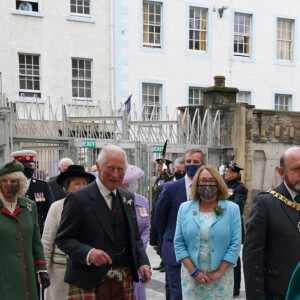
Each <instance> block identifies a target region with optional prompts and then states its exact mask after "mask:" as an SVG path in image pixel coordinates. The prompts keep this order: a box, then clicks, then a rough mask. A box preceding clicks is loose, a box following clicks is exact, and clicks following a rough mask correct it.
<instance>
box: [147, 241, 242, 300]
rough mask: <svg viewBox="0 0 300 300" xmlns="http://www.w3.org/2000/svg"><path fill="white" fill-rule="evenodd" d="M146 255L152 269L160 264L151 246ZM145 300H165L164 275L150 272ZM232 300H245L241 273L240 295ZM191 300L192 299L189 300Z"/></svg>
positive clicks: (153, 271)
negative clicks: (150, 276)
mask: <svg viewBox="0 0 300 300" xmlns="http://www.w3.org/2000/svg"><path fill="white" fill-rule="evenodd" d="M147 254H148V257H149V259H150V263H151V266H152V267H156V266H158V265H159V263H160V257H159V256H158V255H157V254H156V252H155V251H154V249H153V247H152V246H148V248H147ZM146 296H147V300H165V299H166V296H165V273H161V272H159V271H155V270H152V278H151V281H150V282H149V283H148V284H147V285H146ZM233 299H234V300H237V299H240V300H246V294H245V284H244V276H243V272H242V282H241V290H240V295H239V296H235V297H234V298H233ZM191 300H193V299H191Z"/></svg>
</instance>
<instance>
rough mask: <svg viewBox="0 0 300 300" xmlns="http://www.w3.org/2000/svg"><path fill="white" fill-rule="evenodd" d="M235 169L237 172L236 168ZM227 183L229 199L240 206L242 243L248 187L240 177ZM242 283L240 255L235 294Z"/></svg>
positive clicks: (235, 276)
mask: <svg viewBox="0 0 300 300" xmlns="http://www.w3.org/2000/svg"><path fill="white" fill-rule="evenodd" d="M234 167H237V166H234ZM238 168H240V167H238ZM240 169H242V168H240ZM242 170H243V169H242ZM234 171H235V172H236V170H234ZM226 184H227V189H228V192H229V195H230V197H229V198H228V199H227V200H230V201H232V202H234V203H236V204H237V205H238V206H239V208H240V214H241V223H242V243H243V242H244V238H245V230H244V221H243V218H242V215H243V213H244V207H245V204H246V201H247V197H248V189H247V188H246V186H245V185H244V184H243V183H242V182H241V181H239V179H238V178H235V179H232V180H228V181H226ZM240 284H241V259H240V257H239V258H238V260H237V265H236V267H235V268H234V295H238V294H239V290H240Z"/></svg>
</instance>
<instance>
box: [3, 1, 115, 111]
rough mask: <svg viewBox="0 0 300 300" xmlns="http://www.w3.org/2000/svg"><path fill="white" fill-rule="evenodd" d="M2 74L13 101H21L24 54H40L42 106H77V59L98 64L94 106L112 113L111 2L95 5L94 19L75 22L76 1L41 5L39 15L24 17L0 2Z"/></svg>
mask: <svg viewBox="0 0 300 300" xmlns="http://www.w3.org/2000/svg"><path fill="white" fill-rule="evenodd" d="M0 9H1V19H0V27H1V31H0V72H1V73H2V85H3V87H2V90H3V92H4V93H6V95H7V97H8V99H9V100H10V101H15V100H17V99H18V98H19V80H18V75H19V61H18V53H27V54H38V55H40V76H41V94H42V97H41V98H42V99H41V100H42V101H47V97H50V102H51V103H52V104H53V105H55V104H56V103H58V102H59V99H60V98H61V97H62V99H63V103H64V104H67V103H71V101H72V64H71V58H86V59H92V60H93V63H92V81H93V84H92V101H91V102H94V103H96V102H97V101H99V100H100V103H101V105H102V109H103V111H104V113H105V112H106V113H108V112H109V111H110V106H111V96H112V78H113V77H112V72H114V68H113V66H112V60H111V58H112V50H111V49H112V48H111V26H110V25H111V14H110V11H111V4H110V1H105V0H97V1H92V5H91V17H90V18H82V17H73V18H72V17H70V1H69V0H68V1H66V0H64V1H61V0H52V1H45V0H40V1H39V12H38V13H34V12H31V13H28V14H21V13H20V11H18V10H16V2H15V1H11V0H2V1H0Z"/></svg>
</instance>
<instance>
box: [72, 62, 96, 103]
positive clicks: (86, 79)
mask: <svg viewBox="0 0 300 300" xmlns="http://www.w3.org/2000/svg"><path fill="white" fill-rule="evenodd" d="M91 68H92V61H91V60H88V59H73V60H72V77H73V80H72V96H73V97H79V98H91V95H92V90H91V89H92V72H91ZM79 79H80V80H79Z"/></svg>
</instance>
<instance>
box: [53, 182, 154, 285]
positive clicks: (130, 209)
mask: <svg viewBox="0 0 300 300" xmlns="http://www.w3.org/2000/svg"><path fill="white" fill-rule="evenodd" d="M117 193H118V195H119V197H121V198H122V201H121V205H122V206H123V208H124V213H125V218H126V220H127V223H128V228H129V236H130V245H131V249H130V258H129V259H130V265H129V267H130V269H131V274H132V278H133V280H134V281H136V282H138V280H139V278H138V269H139V267H140V266H142V265H149V266H150V263H149V260H148V257H147V255H146V252H145V249H144V246H143V242H142V240H141V238H140V236H139V231H138V225H137V221H136V215H135V207H134V203H133V201H131V202H130V201H128V200H130V199H131V195H130V194H129V193H127V192H125V191H123V190H121V189H120V190H119V189H118V190H117ZM130 203H131V204H130ZM56 243H57V245H58V247H59V248H60V249H61V250H62V251H64V252H65V253H66V254H68V255H69V259H68V262H67V269H66V274H65V282H67V283H69V284H72V285H75V286H77V287H80V288H84V289H91V288H95V287H96V286H97V285H98V284H99V283H100V282H101V280H102V279H103V277H104V276H105V275H106V273H107V272H108V270H109V269H110V265H108V264H106V265H102V266H100V267H96V266H95V265H94V264H91V265H87V262H86V258H87V254H88V253H89V251H90V250H91V249H93V248H96V249H101V250H103V251H105V252H106V253H108V254H109V255H110V256H111V258H112V259H114V255H115V254H114V253H113V252H112V249H114V245H115V244H116V241H115V239H114V232H113V228H112V226H111V222H110V216H109V214H108V211H107V204H106V202H105V200H104V198H103V196H102V195H101V193H100V191H99V188H98V186H97V183H96V181H95V182H93V183H91V184H89V185H87V186H86V187H84V188H82V189H80V190H77V191H75V192H72V193H70V194H68V196H67V197H66V199H65V203H64V209H63V212H62V217H61V221H60V225H59V228H58V232H57V237H56Z"/></svg>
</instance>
